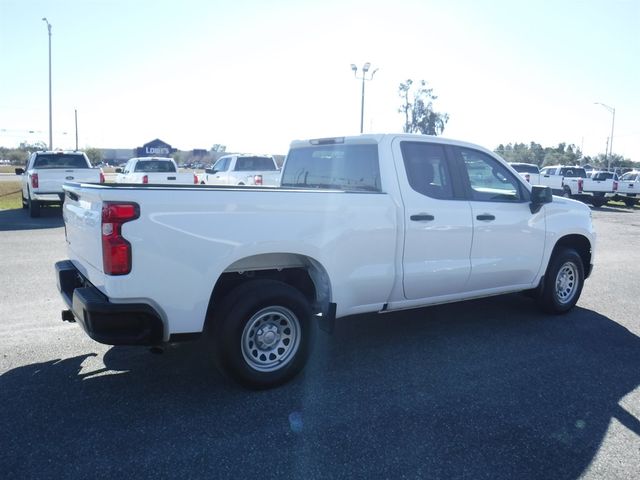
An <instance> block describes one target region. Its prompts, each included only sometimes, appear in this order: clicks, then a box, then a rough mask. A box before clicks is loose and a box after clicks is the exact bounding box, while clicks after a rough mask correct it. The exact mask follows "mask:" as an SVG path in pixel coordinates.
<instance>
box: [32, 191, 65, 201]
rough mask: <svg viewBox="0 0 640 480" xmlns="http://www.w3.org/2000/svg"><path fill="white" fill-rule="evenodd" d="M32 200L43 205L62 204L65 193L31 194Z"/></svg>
mask: <svg viewBox="0 0 640 480" xmlns="http://www.w3.org/2000/svg"><path fill="white" fill-rule="evenodd" d="M31 199H32V200H37V201H39V202H42V203H59V204H62V203H63V202H64V193H63V192H50V193H48V192H43V193H38V192H31Z"/></svg>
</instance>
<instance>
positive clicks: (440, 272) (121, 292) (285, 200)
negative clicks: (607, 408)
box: [64, 134, 595, 340]
mask: <svg viewBox="0 0 640 480" xmlns="http://www.w3.org/2000/svg"><path fill="white" fill-rule="evenodd" d="M322 141H324V139H323V140H322ZM340 142H342V143H344V144H345V145H366V146H368V147H371V146H376V147H375V148H377V152H378V157H379V171H378V172H373V173H372V175H377V177H376V180H375V184H376V185H377V186H378V188H379V190H378V191H371V192H369V191H351V190H349V191H340V190H328V189H324V188H319V187H313V184H312V183H311V180H310V184H309V188H287V186H286V184H285V183H284V174H285V173H286V168H287V163H285V170H284V171H283V177H282V179H283V186H282V187H280V188H277V189H274V188H259V187H235V188H230V187H226V188H217V187H207V186H205V187H202V186H200V187H187V186H185V187H181V188H178V187H173V188H172V187H161V186H148V187H145V188H142V187H136V186H126V185H105V186H98V185H82V184H71V185H67V186H65V190H66V191H67V199H66V202H65V207H64V215H65V223H66V233H67V242H68V251H69V256H70V259H71V260H72V261H73V263H74V265H75V266H76V267H77V269H78V270H79V271H80V273H81V274H82V275H84V276H85V277H86V278H87V279H88V280H89V281H90V282H91V283H92V284H93V285H94V286H95V287H96V288H98V289H99V290H100V292H102V293H103V294H104V295H105V296H106V297H108V299H109V301H110V302H112V303H125V304H126V303H136V302H137V303H140V302H142V303H146V304H148V305H152V306H153V307H154V308H155V309H156V311H157V312H158V313H159V314H160V316H161V317H162V320H163V322H164V326H165V329H164V339H165V340H168V339H169V337H170V336H171V335H172V334H176V333H191V332H200V331H202V329H203V325H204V322H205V316H206V312H207V309H208V307H209V301H210V299H211V295H212V291H213V288H214V286H215V285H216V282H217V281H218V280H219V279H220V278H221V275H222V274H223V273H225V272H245V271H253V270H256V271H257V270H262V269H276V270H277V269H283V268H288V267H291V266H300V265H304V266H306V267H308V268H310V269H312V270H313V271H314V272H315V275H316V277H317V278H316V277H314V283H315V284H316V286H317V287H318V289H321V290H322V294H323V295H324V296H326V299H327V300H328V301H330V302H332V303H334V304H336V308H337V310H336V318H340V317H344V316H347V315H351V314H356V313H363V312H376V311H386V310H393V309H402V308H412V307H416V306H423V305H432V304H437V303H443V302H451V301H458V300H465V299H470V298H477V297H482V296H487V295H492V294H498V293H505V292H511V291H519V290H523V289H527V288H534V287H536V286H537V285H538V283H539V282H540V280H541V278H542V276H543V275H544V272H545V269H546V266H547V264H548V263H549V259H550V256H551V254H552V251H553V248H554V246H555V245H556V242H557V241H558V239H560V238H562V237H564V236H566V235H575V236H582V237H584V238H585V239H587V240H588V242H589V244H590V245H591V249H592V250H593V245H594V242H595V233H594V232H593V228H592V225H591V217H590V210H589V208H588V207H587V206H586V205H584V204H582V203H580V202H576V201H573V200H569V199H560V198H554V199H553V202H552V203H548V204H545V205H544V206H542V208H541V209H540V210H539V211H537V212H536V213H531V211H530V202H529V201H526V198H528V197H527V195H529V192H530V190H531V185H529V184H528V183H527V182H526V181H525V180H524V179H522V178H521V177H520V176H518V175H516V174H515V172H512V171H511V170H510V169H509V167H508V166H507V165H506V163H505V162H504V161H503V160H501V159H499V158H498V157H496V155H495V154H493V153H492V152H490V151H488V150H486V149H483V148H481V147H478V146H475V145H471V144H467V143H465V142H458V141H454V140H447V139H442V138H439V137H427V136H422V135H394V134H389V135H363V136H359V137H345V138H344V139H338V140H336V143H337V144H338V145H341V144H342V143H340ZM318 144H319V145H320V146H322V145H323V144H322V143H321V142H320V143H318V142H316V143H314V142H313V141H297V142H293V143H292V146H291V147H292V150H291V151H292V152H293V151H302V150H303V149H305V148H306V149H311V150H313V148H315V147H316V146H317V145H318ZM404 145H412V146H416V145H417V146H418V147H422V146H425V145H426V146H428V147H429V148H432V147H433V148H436V147H438V146H441V148H442V149H444V148H457V149H461V151H462V150H465V151H469V152H474V153H476V154H477V155H479V156H481V157H482V158H487V159H489V160H490V162H491V164H495V165H497V166H499V167H500V169H502V170H503V171H504V172H505V174H504V175H507V176H508V177H509V178H508V181H509V182H511V183H509V185H513V187H514V188H515V192H516V193H514V195H521V196H522V198H524V199H525V200H520V201H515V202H508V201H502V202H501V201H490V200H488V199H489V198H490V195H491V194H492V193H491V192H493V191H494V190H495V189H493V190H492V188H484V187H483V188H480V189H476V190H474V191H475V192H476V193H478V194H479V195H481V196H482V195H485V196H486V198H487V200H478V199H475V200H474V199H472V198H470V199H464V198H456V199H455V200H447V199H440V198H435V197H430V196H428V195H424V194H422V193H420V192H419V191H417V190H416V189H415V188H416V187H415V186H414V185H413V184H410V181H409V180H408V176H409V171H408V170H407V168H408V167H407V165H409V163H407V162H408V160H407V158H406V157H405V156H404V155H403V148H404ZM326 148H327V151H331V148H333V146H332V145H330V146H328V147H326ZM290 156H291V153H290ZM319 158H323V157H322V156H320V157H319ZM443 158H444V157H443ZM465 158H466V157H465ZM447 161H448V160H447ZM466 161H467V162H472V163H473V161H474V160H473V159H472V160H466ZM287 162H293V160H291V158H290V157H288V159H287ZM292 165H293V164H292ZM434 165H435V164H434ZM345 168H346V167H345ZM292 171H295V170H292ZM294 177H295V175H294ZM496 178H498V177H496ZM437 180H438V179H433V181H432V182H431V183H427V186H428V187H432V186H437V185H435V184H434V182H436V181H437ZM440 181H442V178H440ZM305 185H306V180H305ZM462 186H464V185H463V184H462V183H460V184H458V183H457V181H455V182H454V185H453V187H451V186H450V185H448V187H451V188H453V189H454V190H455V189H457V188H462ZM495 191H498V190H495ZM518 192H519V193H518ZM169 193H170V194H169ZM481 198H484V197H481ZM491 198H493V197H491ZM514 198H515V196H514ZM104 202H135V203H136V204H138V205H139V208H140V216H139V218H137V219H136V220H134V221H131V222H128V223H124V224H123V225H122V236H123V237H124V238H125V239H127V241H128V242H130V245H131V256H132V269H131V272H130V273H128V274H126V275H120V276H111V275H105V274H104V273H103V270H102V247H101V243H100V238H101V224H100V214H101V210H102V206H103V205H104ZM492 217H493V218H492ZM316 280H317V281H316Z"/></svg>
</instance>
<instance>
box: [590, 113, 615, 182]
mask: <svg viewBox="0 0 640 480" xmlns="http://www.w3.org/2000/svg"><path fill="white" fill-rule="evenodd" d="M593 103H594V104H595V105H601V106H603V107H604V108H606V109H607V110H608V111H609V113H610V114H611V137H610V139H609V157H608V160H607V152H606V150H605V152H604V159H605V161H607V170H609V169H610V167H611V157H612V156H613V126H614V125H615V123H616V109H615V108H613V107H610V106H609V105H605V104H604V103H600V102H593Z"/></svg>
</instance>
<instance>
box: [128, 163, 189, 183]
mask: <svg viewBox="0 0 640 480" xmlns="http://www.w3.org/2000/svg"><path fill="white" fill-rule="evenodd" d="M116 173H117V176H116V183H149V184H156V185H162V184H171V185H173V184H188V185H193V184H197V183H198V177H197V176H196V175H195V174H193V173H189V172H183V173H179V172H178V166H177V165H176V162H175V161H174V160H173V158H165V157H138V158H132V159H130V160H129V161H128V162H127V163H126V164H125V166H124V167H123V168H116Z"/></svg>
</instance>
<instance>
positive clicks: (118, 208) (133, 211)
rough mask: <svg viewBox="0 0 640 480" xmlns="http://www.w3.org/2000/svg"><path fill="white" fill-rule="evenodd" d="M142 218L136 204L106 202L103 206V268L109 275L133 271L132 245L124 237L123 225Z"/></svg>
mask: <svg viewBox="0 0 640 480" xmlns="http://www.w3.org/2000/svg"><path fill="white" fill-rule="evenodd" d="M139 216H140V207H138V204H136V203H113V202H105V203H104V204H103V205H102V266H103V269H104V273H105V274H107V275H126V274H127V273H129V272H130V271H131V244H130V243H129V242H128V241H127V240H126V239H125V238H124V237H123V236H122V224H124V223H126V222H130V221H131V220H135V219H136V218H138V217H139Z"/></svg>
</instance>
